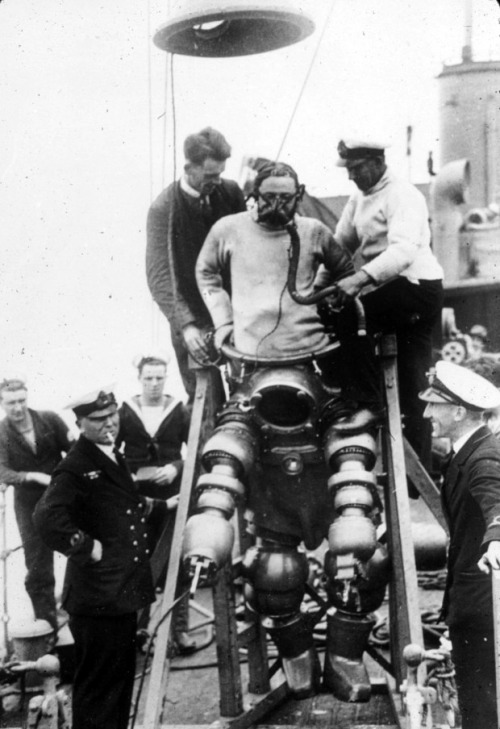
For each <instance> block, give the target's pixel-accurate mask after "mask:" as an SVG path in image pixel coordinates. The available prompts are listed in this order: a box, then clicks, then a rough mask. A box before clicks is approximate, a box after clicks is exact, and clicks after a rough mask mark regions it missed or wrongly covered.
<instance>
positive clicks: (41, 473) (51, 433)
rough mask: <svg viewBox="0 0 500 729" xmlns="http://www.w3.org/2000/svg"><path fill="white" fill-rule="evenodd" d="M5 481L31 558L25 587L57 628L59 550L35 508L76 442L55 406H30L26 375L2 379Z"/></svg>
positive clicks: (40, 614) (0, 468)
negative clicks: (42, 530)
mask: <svg viewBox="0 0 500 729" xmlns="http://www.w3.org/2000/svg"><path fill="white" fill-rule="evenodd" d="M0 406H1V407H2V410H3V411H4V412H5V415H6V417H5V418H4V420H3V421H2V422H1V423H0V481H2V482H3V483H6V484H12V485H13V486H14V512H15V515H16V521H17V526H18V529H19V534H20V536H21V542H22V545H23V550H24V560H25V563H26V570H27V572H26V579H25V586H26V592H27V593H28V595H29V597H30V600H31V603H32V605H33V611H34V613H35V618H37V619H40V620H47V622H48V623H49V624H50V625H51V626H52V628H53V629H54V631H55V632H56V631H57V617H56V601H55V596H54V587H55V579H54V555H53V553H52V550H51V549H49V548H48V547H47V546H46V545H45V544H44V542H43V541H42V540H41V538H40V536H39V534H38V530H37V528H36V526H35V525H34V523H33V518H32V517H33V510H34V508H35V506H36V505H37V503H38V501H39V499H40V497H41V496H42V495H43V493H44V492H45V489H46V488H47V486H48V485H49V483H50V474H51V473H52V471H53V470H54V468H55V467H56V465H57V464H58V463H59V461H60V460H61V458H62V456H63V454H64V453H67V452H68V451H69V449H70V447H71V444H72V441H73V437H72V435H71V434H70V432H69V430H68V428H67V426H66V424H65V423H64V421H63V420H62V419H61V418H60V417H59V415H56V413H53V412H51V411H49V410H43V411H42V410H32V409H31V408H29V407H28V391H27V387H26V382H25V381H24V379H23V378H20V377H15V378H12V379H6V380H3V382H0Z"/></svg>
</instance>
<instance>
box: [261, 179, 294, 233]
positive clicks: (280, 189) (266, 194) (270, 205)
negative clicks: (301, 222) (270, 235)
mask: <svg viewBox="0 0 500 729" xmlns="http://www.w3.org/2000/svg"><path fill="white" fill-rule="evenodd" d="M298 193H299V190H298V188H297V184H296V182H295V180H294V179H293V177H272V176H271V177H266V179H265V180H263V182H262V184H261V186H260V187H259V192H258V197H257V212H258V219H259V222H260V223H264V224H265V225H268V226H269V227H271V228H283V227H284V226H285V225H286V224H287V223H289V222H290V221H291V220H292V219H293V216H294V215H295V210H296V208H297V203H298V196H299V195H298Z"/></svg>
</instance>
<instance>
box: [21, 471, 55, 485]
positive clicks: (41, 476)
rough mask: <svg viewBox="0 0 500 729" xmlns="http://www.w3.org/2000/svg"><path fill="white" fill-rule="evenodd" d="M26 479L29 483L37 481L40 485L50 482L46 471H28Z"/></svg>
mask: <svg viewBox="0 0 500 729" xmlns="http://www.w3.org/2000/svg"><path fill="white" fill-rule="evenodd" d="M26 481H31V483H37V484H39V485H40V486H48V485H49V483H50V476H49V475H48V473H39V472H38V471H30V472H29V473H27V474H26Z"/></svg>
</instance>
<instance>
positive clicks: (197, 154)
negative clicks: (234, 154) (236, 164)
mask: <svg viewBox="0 0 500 729" xmlns="http://www.w3.org/2000/svg"><path fill="white" fill-rule="evenodd" d="M230 156H231V147H230V146H229V144H228V143H227V141H226V138H225V137H224V135H223V134H221V133H220V132H218V131H217V130H216V129H212V127H205V129H202V130H201V132H198V134H190V135H189V137H187V138H186V141H185V142H184V157H185V158H186V159H187V160H188V162H192V163H193V164H195V165H202V164H203V163H204V162H205V160H206V159H209V158H210V159H214V160H216V161H217V162H224V161H225V160H226V159H227V158H228V157H230Z"/></svg>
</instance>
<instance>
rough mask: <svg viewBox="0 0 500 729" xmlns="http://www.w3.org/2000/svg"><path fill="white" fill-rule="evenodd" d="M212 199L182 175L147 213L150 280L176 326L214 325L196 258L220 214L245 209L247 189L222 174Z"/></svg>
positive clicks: (147, 252)
mask: <svg viewBox="0 0 500 729" xmlns="http://www.w3.org/2000/svg"><path fill="white" fill-rule="evenodd" d="M209 201H210V210H209V211H206V210H205V211H204V210H203V207H202V205H201V202H200V198H195V197H192V196H190V195H188V194H187V193H186V192H184V190H182V188H181V184H180V182H179V181H177V182H175V183H173V184H172V185H170V186H169V187H167V188H166V189H165V190H163V192H162V193H161V194H160V195H159V196H158V197H157V198H156V200H155V201H154V202H153V204H152V205H151V207H150V209H149V213H148V220H147V249H146V274H147V280H148V285H149V289H150V291H151V295H152V296H153V299H154V300H155V301H156V303H157V304H158V306H159V307H160V309H161V311H162V312H163V314H165V316H166V317H167V319H168V320H169V322H170V324H171V326H172V328H173V329H174V330H175V331H177V332H180V331H181V330H182V328H183V327H185V326H187V325H188V324H195V325H196V326H198V327H199V328H203V327H210V326H211V325H212V320H211V318H210V315H209V313H208V311H207V309H206V307H205V304H204V303H203V300H202V298H201V294H200V292H199V291H198V286H197V285H196V280H195V275H194V270H195V265H196V259H197V258H198V254H199V252H200V250H201V247H202V245H203V242H204V240H205V238H206V236H207V233H208V231H209V230H210V228H211V227H212V225H213V224H214V223H215V222H216V221H217V220H219V218H222V217H224V216H226V215H231V214H232V213H239V212H243V211H244V210H246V205H245V200H244V198H243V193H242V192H241V190H240V188H239V187H238V185H237V184H236V182H233V180H221V183H220V185H217V186H216V187H215V189H214V190H213V192H211V193H210V196H209ZM172 211H173V217H172Z"/></svg>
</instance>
